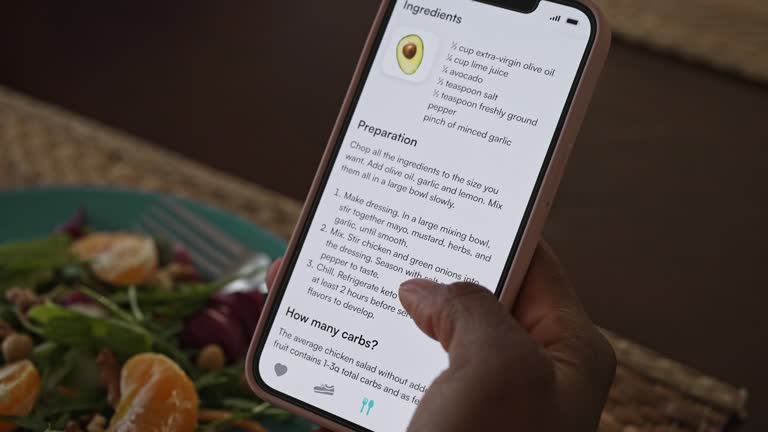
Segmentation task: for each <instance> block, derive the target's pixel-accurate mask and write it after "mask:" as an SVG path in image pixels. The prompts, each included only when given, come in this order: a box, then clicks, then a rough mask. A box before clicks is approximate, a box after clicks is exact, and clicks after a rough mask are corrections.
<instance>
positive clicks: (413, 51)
mask: <svg viewBox="0 0 768 432" xmlns="http://www.w3.org/2000/svg"><path fill="white" fill-rule="evenodd" d="M422 60H424V41H423V40H422V39H421V37H419V35H415V34H412V35H408V36H406V37H404V38H402V39H400V42H399V43H398V44H397V64H398V65H400V69H402V71H403V72H404V73H405V74H406V75H413V74H415V73H416V71H417V70H419V66H421V62H422Z"/></svg>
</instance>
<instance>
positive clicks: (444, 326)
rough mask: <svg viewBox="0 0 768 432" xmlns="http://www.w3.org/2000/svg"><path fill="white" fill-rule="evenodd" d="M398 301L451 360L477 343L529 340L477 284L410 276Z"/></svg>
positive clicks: (490, 345)
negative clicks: (433, 280) (443, 283)
mask: <svg viewBox="0 0 768 432" xmlns="http://www.w3.org/2000/svg"><path fill="white" fill-rule="evenodd" d="M400 302H401V303H402V304H403V307H404V308H405V310H406V311H407V312H408V313H409V314H410V315H411V317H412V318H413V320H414V322H415V323H416V325H417V326H418V327H419V328H420V329H421V330H422V331H423V332H424V333H426V334H427V335H428V336H429V337H431V338H433V339H435V340H437V341H438V342H440V343H441V344H442V345H443V348H444V349H445V350H446V351H447V352H448V353H449V355H450V356H451V361H455V360H460V359H461V356H463V355H471V354H472V353H475V352H476V351H477V350H478V348H479V347H484V348H485V347H487V348H490V349H494V347H501V346H502V345H504V346H508V344H509V343H510V342H514V341H517V342H518V343H524V344H529V343H531V342H530V340H529V339H528V337H527V335H526V334H525V332H524V331H523V329H522V328H521V327H520V326H519V325H518V324H517V322H515V320H514V319H513V318H512V316H511V314H510V313H509V311H507V310H506V309H505V308H504V306H503V305H501V303H499V302H498V301H497V300H496V298H495V297H494V296H493V294H492V293H491V292H490V291H488V290H487V289H485V288H483V287H481V286H479V285H475V284H470V283H454V284H451V285H442V284H438V283H435V282H432V281H430V280H426V279H413V280H409V281H406V282H404V283H403V284H402V285H401V286H400Z"/></svg>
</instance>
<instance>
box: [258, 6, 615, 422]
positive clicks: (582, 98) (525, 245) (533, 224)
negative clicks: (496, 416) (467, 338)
mask: <svg viewBox="0 0 768 432" xmlns="http://www.w3.org/2000/svg"><path fill="white" fill-rule="evenodd" d="M392 1H393V0H382V2H381V5H380V7H379V11H378V13H377V14H376V18H375V19H374V22H373V26H372V28H371V31H370V33H369V35H368V39H367V41H366V43H365V46H364V48H363V53H362V55H361V57H360V60H359V61H358V63H357V69H356V70H355V74H354V76H353V78H352V82H351V84H350V86H349V89H348V91H347V95H346V97H345V99H344V103H343V105H342V107H341V112H340V113H339V116H338V118H337V120H336V124H335V126H334V128H333V132H332V133H331V137H330V139H329V141H328V145H327V146H326V149H325V153H324V154H323V158H322V160H321V161H320V166H319V167H318V170H317V173H316V175H315V179H314V182H313V183H312V187H311V188H310V191H309V195H308V196H307V199H306V201H305V205H304V208H303V210H302V212H301V216H300V217H299V220H298V222H297V224H296V228H295V229H294V232H293V236H292V238H291V241H290V243H289V244H288V249H287V251H286V253H285V255H286V256H292V255H293V254H295V253H298V250H297V242H298V238H299V235H300V233H301V230H302V227H303V226H304V225H305V224H306V223H307V222H308V217H309V214H310V212H311V208H310V207H311V203H313V202H314V201H315V199H316V197H317V194H318V193H319V192H320V184H321V182H322V179H323V176H324V173H325V172H326V170H327V169H328V166H329V164H330V162H331V157H332V154H333V151H334V148H335V146H336V143H337V140H338V138H339V134H340V133H341V129H342V127H343V123H344V120H345V119H346V117H347V114H348V111H349V109H350V107H351V105H352V99H353V98H354V95H355V91H356V89H357V87H358V86H359V85H360V80H361V78H362V75H363V73H364V70H365V65H366V64H367V63H368V59H369V57H370V56H371V55H372V54H373V48H374V43H375V40H376V36H377V35H378V33H379V32H380V31H382V28H381V27H382V24H383V21H384V16H385V13H386V10H387V8H388V7H389V6H390V4H391V3H392ZM576 1H577V2H579V3H581V4H582V5H584V6H585V7H587V8H588V9H589V10H591V11H592V14H593V15H594V17H595V21H596V29H595V40H594V43H593V45H592V50H591V52H590V53H589V55H588V57H587V62H586V65H585V68H584V72H583V74H582V76H581V81H580V82H579V83H578V87H577V88H576V92H575V95H574V98H573V101H572V103H571V107H570V110H569V111H568V113H567V114H566V118H565V123H564V124H563V128H562V131H561V134H560V138H559V139H558V141H557V143H556V144H555V149H554V152H553V154H552V159H551V160H550V163H549V167H548V168H547V172H546V174H545V175H544V179H543V182H542V184H541V187H540V189H539V194H538V196H537V197H536V199H535V202H534V205H533V208H532V211H531V214H530V217H529V219H528V224H527V225H526V226H525V228H524V231H523V235H522V237H521V239H520V245H519V247H518V250H517V253H516V255H515V259H514V260H513V262H512V266H511V267H510V270H509V273H508V276H507V280H506V283H505V284H504V287H503V289H502V292H501V294H500V296H499V301H500V302H501V303H502V304H504V305H506V306H508V307H510V308H511V307H512V305H513V304H514V302H515V298H516V297H517V292H518V288H519V286H520V284H521V283H522V281H523V278H524V277H525V274H526V272H527V270H528V265H529V264H530V262H531V258H532V257H533V253H534V251H535V250H536V246H537V244H538V242H539V240H540V238H541V233H542V230H543V229H544V223H545V222H546V220H547V215H548V214H549V209H550V207H551V205H552V201H553V199H554V197H555V194H556V192H557V188H558V186H559V184H560V180H561V178H562V176H563V172H564V171H565V165H566V162H567V161H568V157H569V156H570V153H571V149H572V147H573V143H574V142H575V140H576V136H577V135H578V133H579V129H580V127H581V123H582V120H583V119H584V115H585V114H586V111H587V107H588V106H589V102H590V99H591V97H592V93H593V91H594V89H595V86H596V85H597V81H598V78H599V76H600V71H601V70H602V68H603V64H604V63H605V59H606V57H607V56H608V49H609V47H610V43H611V32H610V29H609V28H608V23H607V20H606V19H605V16H604V15H603V13H602V11H601V10H600V9H599V8H598V7H597V6H596V5H595V4H594V2H593V0H576ZM284 276H285V266H281V268H280V270H279V271H278V274H277V277H276V283H275V285H277V286H280V281H281V280H282V279H283V277H284ZM276 297H277V296H276V295H275V293H274V292H271V293H270V295H269V297H268V298H267V302H266V304H265V306H264V311H265V312H266V311H270V310H272V308H273V307H274V306H275V305H274V303H275V298H276ZM268 315H269V314H268V313H262V315H261V319H260V320H259V324H258V326H257V327H256V331H255V333H254V335H253V338H252V339H251V346H250V348H249V349H248V355H247V357H246V361H245V365H246V366H245V373H246V378H247V380H248V383H249V385H250V386H251V389H253V391H254V392H255V393H256V395H257V396H259V397H260V398H261V399H263V400H265V401H267V402H269V403H271V404H273V405H274V406H276V407H279V408H282V409H285V410H286V411H289V412H291V413H294V414H296V415H298V416H301V417H303V418H306V419H307V420H309V421H311V422H313V423H316V424H318V425H320V426H322V427H324V428H327V429H331V430H335V431H339V432H354V431H353V430H352V429H349V428H347V427H345V426H342V425H340V424H338V423H336V422H334V421H333V420H331V419H328V418H326V417H323V416H320V415H317V414H315V413H313V412H311V411H309V410H307V409H304V408H302V407H301V406H298V405H295V404H293V403H291V402H289V401H287V400H284V399H281V398H278V397H275V396H273V395H271V394H270V393H268V392H267V391H266V390H265V389H263V388H261V386H260V385H259V384H258V382H257V381H256V380H255V378H254V376H253V365H254V360H255V358H254V356H255V351H256V347H257V344H258V340H259V339H260V337H261V334H262V332H263V331H264V328H265V326H266V322H267V319H266V318H267V316H268Z"/></svg>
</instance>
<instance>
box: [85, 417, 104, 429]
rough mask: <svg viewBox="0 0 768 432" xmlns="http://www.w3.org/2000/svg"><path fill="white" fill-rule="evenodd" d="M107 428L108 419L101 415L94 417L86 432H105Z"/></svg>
mask: <svg viewBox="0 0 768 432" xmlns="http://www.w3.org/2000/svg"><path fill="white" fill-rule="evenodd" d="M106 427H107V419H106V418H105V417H104V416H102V415H101V414H96V415H95V416H93V418H92V419H91V421H90V422H89V423H88V426H86V427H85V430H86V431H88V432H104V430H105V429H106Z"/></svg>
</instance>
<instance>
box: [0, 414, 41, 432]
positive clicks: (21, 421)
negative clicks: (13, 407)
mask: <svg viewBox="0 0 768 432" xmlns="http://www.w3.org/2000/svg"><path fill="white" fill-rule="evenodd" d="M0 420H4V421H7V422H10V423H13V424H15V425H16V426H18V427H22V428H24V429H30V430H36V431H47V430H49V426H50V425H49V423H48V422H47V421H45V420H44V419H41V418H39V417H36V416H27V417H14V416H8V415H0Z"/></svg>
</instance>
